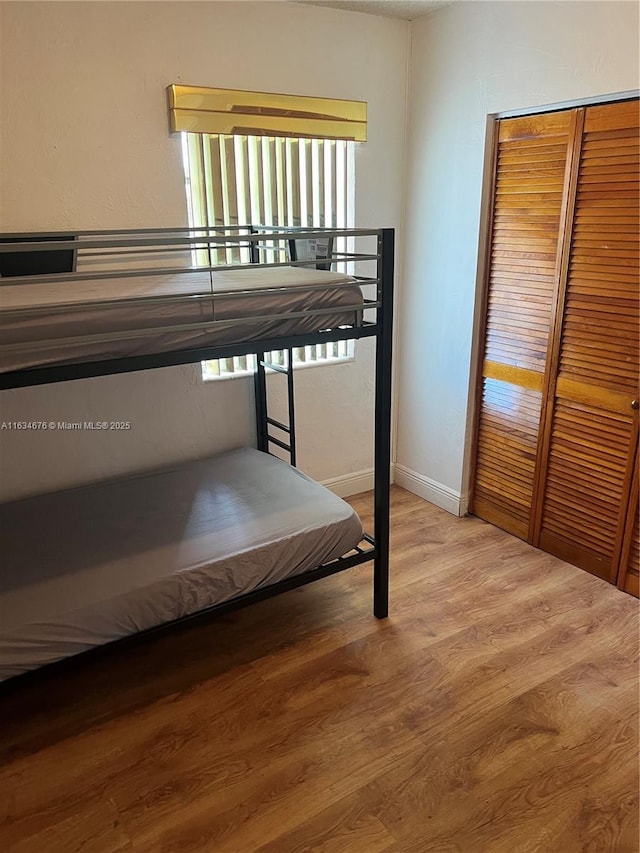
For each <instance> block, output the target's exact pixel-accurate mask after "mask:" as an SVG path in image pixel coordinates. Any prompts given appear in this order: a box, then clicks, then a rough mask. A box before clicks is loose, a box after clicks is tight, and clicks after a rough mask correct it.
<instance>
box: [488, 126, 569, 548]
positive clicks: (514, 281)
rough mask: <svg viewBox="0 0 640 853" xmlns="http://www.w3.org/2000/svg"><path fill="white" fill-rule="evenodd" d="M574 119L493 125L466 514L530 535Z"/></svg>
mask: <svg viewBox="0 0 640 853" xmlns="http://www.w3.org/2000/svg"><path fill="white" fill-rule="evenodd" d="M575 121H576V112H575V111H567V112H561V113H551V114H547V115H539V116H531V117H526V118H517V119H508V120H505V121H501V122H500V123H499V130H498V137H497V151H496V168H495V187H494V199H493V214H492V222H491V235H490V248H489V252H490V255H489V269H488V276H489V282H488V293H487V306H486V320H485V347H484V358H483V362H482V375H481V377H480V387H479V388H478V396H479V398H480V400H481V404H480V407H479V417H478V425H477V431H476V445H475V482H474V489H473V498H472V504H471V506H472V511H473V512H474V513H475V514H476V515H479V516H480V517H481V518H484V519H485V520H487V521H490V522H492V523H493V524H496V525H498V526H499V527H502V528H503V529H505V530H508V531H509V532H510V533H513V534H515V535H516V536H520V537H521V538H524V539H526V538H528V535H529V528H530V522H531V507H532V501H533V488H534V476H535V468H536V456H537V447H538V438H539V423H540V414H541V407H542V390H543V387H544V381H545V369H546V365H547V350H548V345H549V333H550V328H551V322H552V317H553V311H554V299H555V294H556V292H557V280H558V276H559V271H560V261H561V248H562V247H561V237H562V234H563V230H564V229H563V225H564V221H563V209H566V195H567V192H568V182H569V178H570V165H571V164H570V157H569V154H570V146H571V140H572V136H573V129H574V126H575Z"/></svg>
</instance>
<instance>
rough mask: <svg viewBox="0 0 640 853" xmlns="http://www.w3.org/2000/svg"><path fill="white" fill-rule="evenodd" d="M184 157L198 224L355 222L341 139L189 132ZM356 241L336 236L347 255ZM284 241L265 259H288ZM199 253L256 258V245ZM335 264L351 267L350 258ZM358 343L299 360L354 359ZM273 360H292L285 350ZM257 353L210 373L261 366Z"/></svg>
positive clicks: (299, 352) (310, 349)
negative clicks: (252, 254)
mask: <svg viewBox="0 0 640 853" xmlns="http://www.w3.org/2000/svg"><path fill="white" fill-rule="evenodd" d="M183 159H184V166H185V181H186V185H187V198H188V203H189V220H190V224H191V225H192V226H193V227H217V226H234V225H238V226H241V225H249V224H250V223H252V222H253V223H260V224H263V225H273V226H278V227H295V226H303V227H305V226H306V227H320V228H322V227H326V228H345V227H347V225H348V224H349V222H350V221H351V220H352V204H351V201H350V198H351V189H352V184H353V143H352V142H349V141H346V140H340V139H337V140H336V139H296V138H284V137H272V136H248V135H223V134H202V133H184V134H183ZM348 243H349V240H348V239H347V238H344V237H340V238H337V239H336V240H335V243H334V246H333V250H334V252H336V253H346V252H347V251H349V250H350V248H351V247H350V246H349V245H348ZM287 251H288V247H287V246H286V245H284V243H283V244H282V245H280V246H277V247H275V248H273V249H272V250H271V254H270V257H269V258H265V260H280V261H286V259H287ZM212 255H213V257H210V256H209V253H208V251H207V250H202V251H201V252H199V253H198V256H197V258H196V261H197V262H198V263H201V264H209V263H210V262H211V261H212V262H213V263H228V264H233V263H249V261H250V257H249V249H248V248H245V247H238V248H221V249H213V250H212ZM333 266H334V268H336V269H338V270H341V271H344V272H347V271H348V270H347V263H346V262H337V263H335V264H334V265H333ZM353 347H354V345H353V341H336V342H335V343H330V344H318V345H315V346H307V347H297V348H296V349H295V350H294V353H293V356H294V364H301V363H316V362H325V361H332V360H339V359H344V358H349V357H352V356H353ZM268 359H269V360H270V361H272V362H273V363H276V364H283V363H284V354H283V353H281V352H280V353H275V352H274V353H269V354H268ZM253 368H254V365H253V364H252V361H251V357H250V356H242V357H235V358H228V359H219V360H216V361H215V362H207V364H206V366H205V371H204V375H205V377H211V378H212V377H218V376H225V375H227V376H230V375H237V374H238V373H244V372H248V371H251V370H253Z"/></svg>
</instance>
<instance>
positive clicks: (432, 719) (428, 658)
mask: <svg viewBox="0 0 640 853" xmlns="http://www.w3.org/2000/svg"><path fill="white" fill-rule="evenodd" d="M369 502H370V496H362V497H359V498H357V499H355V500H354V505H356V507H357V508H358V510H359V511H360V512H361V513H362V515H363V516H367V515H368V513H369ZM392 548H393V563H392V566H393V577H392V611H391V613H392V615H391V618H390V619H389V620H387V621H382V622H379V621H377V620H375V619H373V617H372V616H371V615H370V612H371V596H370V580H369V578H370V569H368V568H366V567H361V568H359V569H357V570H352V571H351V572H347V573H344V574H343V575H342V576H338V577H334V578H328V579H326V580H324V581H320V582H319V583H317V584H314V585H312V586H309V587H307V588H305V589H302V590H297V591H295V592H291V593H288V594H287V595H285V596H280V597H278V598H276V599H273V600H271V601H268V602H264V603H262V604H260V605H256V606H254V607H252V608H249V609H246V610H244V611H241V612H238V613H235V614H233V615H229V616H227V617H224V618H223V619H220V620H219V621H217V622H215V623H212V624H210V625H207V626H205V627H198V628H193V627H190V628H187V629H185V630H182V631H180V632H177V633H174V634H172V635H171V636H169V637H162V638H157V639H155V640H153V641H149V642H148V643H146V644H145V645H143V646H140V647H136V648H134V649H133V650H131V651H128V652H126V654H125V653H123V652H119V653H118V654H108V655H106V656H105V657H101V658H100V659H98V660H94V661H91V660H90V661H86V662H85V663H84V664H82V665H81V666H79V667H78V668H76V669H75V670H74V671H73V672H71V673H66V674H64V675H62V676H59V677H56V678H55V679H54V678H52V679H49V680H48V681H45V682H43V683H41V684H39V685H33V686H28V687H23V688H22V689H21V690H19V691H18V692H16V693H14V694H13V695H10V696H8V697H5V698H4V699H2V700H0V717H1V718H0V739H1V742H2V768H1V769H0V850H1V851H5V853H58V851H60V853H74V851H82V853H116V851H128V850H132V851H150V853H162V851H167V853H183V851H194V853H196V852H197V853H200V851H204V852H205V853H207V851H214V853H258V851H259V853H294V851H295V853H302V851H314V853H320V851H321V852H322V853H428V851H437V853H454V851H459V853H547V851H548V853H573V851H576V853H577V851H590V853H604V851H615V853H637V851H638V849H639V848H638V831H637V807H638V798H637V791H638V772H637V757H636V756H637V749H638V744H637V714H638V693H637V690H638V685H637V676H638V663H637V651H638V649H637V647H638V606H637V602H636V601H635V600H634V599H632V598H630V597H629V596H627V595H625V594H623V593H621V592H619V591H618V590H616V589H614V588H612V587H610V586H609V585H608V584H606V583H604V582H603V581H600V580H598V579H596V578H594V577H591V576H590V575H588V574H585V573H584V572H582V571H580V570H579V569H576V568H573V567H571V566H568V565H567V564H565V563H562V562H561V561H560V560H557V559H555V558H553V557H550V556H548V555H545V554H543V553H541V552H538V551H536V550H534V549H533V548H531V547H530V546H528V545H526V544H524V543H523V542H520V541H518V540H517V539H514V538H512V537H510V536H508V535H507V534H505V533H503V532H501V531H500V530H497V529H495V528H493V527H491V526H490V525H488V524H485V523H484V522H482V521H479V520H478V519H472V518H467V519H456V518H453V517H452V516H450V515H447V514H446V513H444V512H442V511H441V510H439V509H437V508H435V507H433V506H431V505H429V504H426V503H424V502H422V501H421V500H419V499H418V498H415V497H413V496H412V495H409V494H408V493H407V492H404V491H402V490H401V489H398V488H394V491H393V537H392Z"/></svg>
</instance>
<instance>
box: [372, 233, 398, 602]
mask: <svg viewBox="0 0 640 853" xmlns="http://www.w3.org/2000/svg"><path fill="white" fill-rule="evenodd" d="M393 253H394V231H393V228H383V229H382V231H381V232H380V235H379V236H378V254H379V260H378V302H379V303H380V307H379V308H378V326H379V331H378V333H377V335H376V400H375V448H374V515H373V518H374V522H373V523H374V534H373V535H374V539H375V542H376V549H377V555H376V557H375V559H374V567H373V614H374V616H376V617H377V618H378V619H384V618H385V617H386V616H388V614H389V479H390V470H391V343H392V329H393Z"/></svg>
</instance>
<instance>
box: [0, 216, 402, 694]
mask: <svg viewBox="0 0 640 853" xmlns="http://www.w3.org/2000/svg"><path fill="white" fill-rule="evenodd" d="M312 240H323V241H325V242H326V243H327V244H328V245H329V246H331V247H332V249H331V254H330V257H329V258H328V259H326V260H325V261H324V262H323V263H310V262H309V259H308V258H307V259H303V260H298V257H299V256H300V255H301V254H304V253H303V252H300V247H303V246H304V245H306V244H307V242H308V241H312ZM338 246H340V247H341V248H340V251H338V250H337V248H334V247H338ZM363 247H365V248H364V249H363ZM393 252H394V234H393V230H392V229H371V230H369V229H334V230H332V229H313V228H286V229H284V228H281V229H278V228H265V227H253V226H246V227H243V228H238V227H234V228H215V229H211V228H209V229H201V230H196V229H186V228H185V229H160V230H149V229H144V230H135V231H120V232H114V231H94V232H81V233H78V232H75V233H73V234H67V233H58V232H56V233H38V234H29V235H25V234H4V235H1V237H0V390H4V389H11V388H19V387H26V386H33V385H40V384H46V383H52V382H60V381H69V380H75V379H80V378H86V377H92V376H99V375H104V374H115V373H123V372H129V371H136V370H146V369H150V368H157V367H166V366H171V365H177V364H185V363H191V362H199V361H203V360H206V359H214V358H229V357H232V356H238V355H247V354H250V353H255V354H256V357H257V368H256V370H255V373H254V392H255V416H256V437H257V441H256V443H257V450H256V449H252V448H245V449H242V450H238V451H234V452H231V453H227V454H222V455H218V456H214V457H210V458H208V459H201V460H195V461H192V462H189V463H184V464H181V465H174V466H170V467H167V468H164V469H162V470H158V471H150V472H144V473H141V474H136V475H132V476H127V477H119V478H115V479H112V480H108V481H104V482H99V483H92V484H89V485H86V486H81V487H79V488H75V489H68V490H65V491H61V492H57V493H53V494H47V495H38V496H35V497H29V498H25V499H22V500H17V501H11V502H8V503H5V504H2V505H0V553H1V554H2V560H1V562H0V682H1V683H2V686H3V688H6V687H7V686H12V685H15V684H17V683H22V682H23V681H24V680H25V679H27V678H30V677H37V676H38V674H39V673H40V672H41V671H42V668H43V667H44V668H45V669H46V670H47V671H49V672H50V671H52V670H54V669H55V668H56V667H61V666H65V665H68V664H70V663H73V661H74V660H75V659H76V658H77V657H78V656H79V655H83V654H84V653H86V654H89V653H91V652H92V650H93V649H95V648H97V647H102V646H104V645H106V644H109V645H113V644H124V643H127V642H129V641H131V640H132V639H133V638H134V637H136V638H138V639H139V638H140V637H141V636H142V637H143V636H145V635H147V634H149V633H151V632H157V631H161V630H162V631H164V630H169V629H171V628H172V627H174V626H176V625H177V624H181V623H183V622H184V621H186V620H194V619H204V618H208V617H209V616H211V615H212V614H216V613H220V612H223V611H227V610H230V609H232V608H235V607H239V606H242V605H245V604H249V603H251V602H254V601H258V600H261V599H263V598H267V597H269V596H272V595H276V594H278V593H279V592H283V591H285V590H289V589H293V588H295V587H298V586H302V585H304V584H307V583H310V582H312V581H315V580H317V579H320V578H324V577H327V576H328V575H331V574H334V573H336V572H340V571H343V570H345V569H348V568H350V567H352V566H356V565H359V564H362V563H365V562H372V563H373V610H374V614H375V616H376V617H378V618H384V617H385V616H386V615H387V613H388V584H389V580H388V578H389V566H388V562H389V558H388V550H389V468H390V424H391V331H392V314H393ZM362 270H364V273H363V272H361V271H362ZM366 337H373V338H375V339H376V361H375V440H374V469H375V474H374V529H373V534H372V535H370V534H368V533H365V532H364V531H363V529H362V525H361V522H360V519H359V518H358V516H357V515H356V514H355V512H354V511H353V510H352V509H351V507H349V505H348V504H346V503H345V502H344V501H342V500H341V499H339V498H338V497H336V496H335V495H333V494H332V493H331V492H329V491H328V490H327V489H325V488H324V487H323V486H321V485H319V484H318V483H315V482H313V481H312V480H310V479H309V478H308V477H307V476H305V475H304V474H303V473H302V472H300V471H299V470H297V468H296V467H295V466H296V461H297V459H296V431H295V400H294V378H293V350H294V348H296V347H301V346H307V345H311V344H318V343H320V344H321V343H327V342H333V341H336V340H348V339H360V338H366ZM276 350H285V351H286V353H287V360H286V362H285V364H284V365H281V364H270V363H269V362H268V361H267V360H266V356H265V353H269V352H271V351H276ZM269 369H273V370H276V371H278V372H281V373H284V374H286V387H287V394H288V422H287V423H284V422H282V421H280V420H276V419H275V418H273V417H270V415H269V409H268V395H267V381H266V376H267V371H268V370H269ZM24 426H25V428H31V429H47V428H48V427H49V426H52V427H53V428H55V427H56V426H57V425H48V424H31V425H24ZM16 428H19V427H18V426H17V425H16ZM274 450H275V455H273V454H272V451H274ZM278 455H279V456H280V457H282V456H283V455H286V456H287V460H288V461H285V460H283V459H282V458H277V456H278ZM34 531H35V532H36V533H37V535H34Z"/></svg>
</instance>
